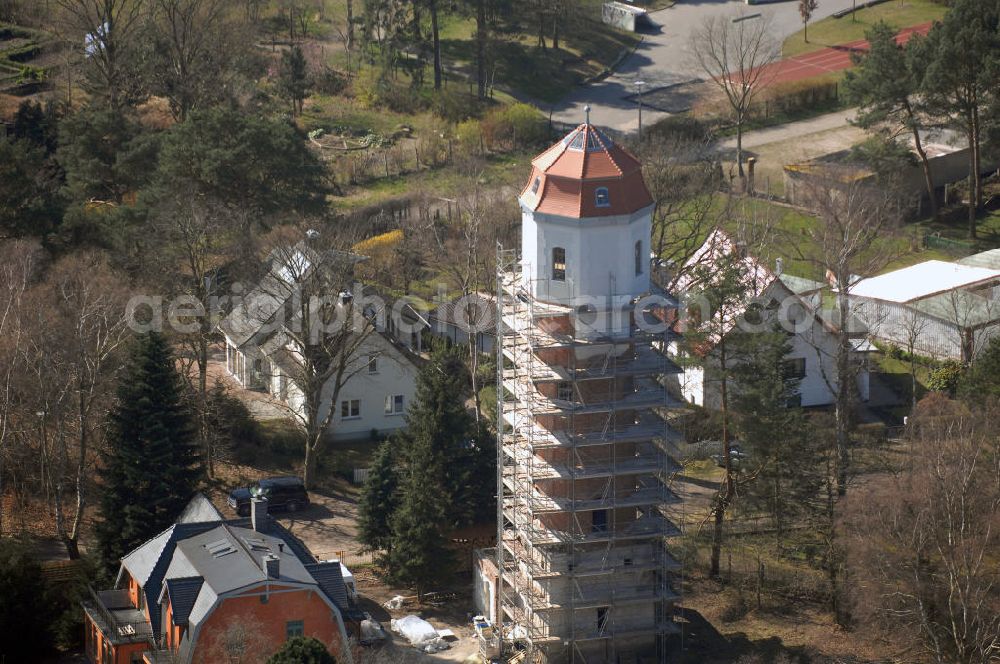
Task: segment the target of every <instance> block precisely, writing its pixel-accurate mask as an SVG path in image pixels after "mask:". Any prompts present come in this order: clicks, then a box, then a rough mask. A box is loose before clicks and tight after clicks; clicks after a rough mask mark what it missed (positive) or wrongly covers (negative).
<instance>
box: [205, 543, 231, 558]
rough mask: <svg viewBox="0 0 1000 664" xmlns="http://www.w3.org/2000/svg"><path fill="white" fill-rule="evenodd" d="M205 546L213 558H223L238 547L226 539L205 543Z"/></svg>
mask: <svg viewBox="0 0 1000 664" xmlns="http://www.w3.org/2000/svg"><path fill="white" fill-rule="evenodd" d="M205 548H206V549H207V550H208V552H209V553H211V554H212V557H213V558H221V557H223V556H227V555H229V554H230V553H234V552H235V551H236V547H234V546H233V544H232V542H230V541H229V540H224V539H221V540H216V541H214V542H209V543H208V544H206V545H205Z"/></svg>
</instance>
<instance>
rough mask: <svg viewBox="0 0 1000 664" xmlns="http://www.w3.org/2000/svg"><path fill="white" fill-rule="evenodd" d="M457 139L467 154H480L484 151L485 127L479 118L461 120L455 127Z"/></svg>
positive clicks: (461, 148) (460, 147)
mask: <svg viewBox="0 0 1000 664" xmlns="http://www.w3.org/2000/svg"><path fill="white" fill-rule="evenodd" d="M455 139H456V140H457V141H458V145H459V149H460V150H461V151H462V152H464V153H465V154H479V153H481V152H482V151H483V129H482V127H481V126H480V124H479V120H472V119H470V120H466V121H464V122H459V123H458V126H457V127H456V128H455Z"/></svg>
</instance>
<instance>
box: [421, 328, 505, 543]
mask: <svg viewBox="0 0 1000 664" xmlns="http://www.w3.org/2000/svg"><path fill="white" fill-rule="evenodd" d="M468 398H469V380H468V371H467V370H466V369H465V366H464V364H463V359H462V352H461V351H460V350H459V349H458V348H444V347H443V346H442V347H440V348H438V349H436V350H435V351H434V353H433V354H432V358H431V361H430V362H429V363H428V364H427V365H426V366H425V367H424V368H423V369H422V370H421V372H420V374H419V376H418V377H417V395H416V400H415V401H414V403H413V407H412V408H411V409H410V412H409V413H408V415H407V433H406V439H407V442H406V444H405V445H404V446H403V448H404V453H403V455H402V456H403V459H402V462H403V464H404V465H405V466H407V467H408V468H414V467H417V466H425V467H433V468H436V469H438V470H437V472H438V474H437V475H435V476H434V477H433V480H432V481H433V482H434V483H435V484H434V485H435V487H436V489H437V490H438V491H439V492H440V493H441V495H442V496H443V497H444V500H445V501H446V504H447V505H448V509H447V510H446V511H445V518H446V521H447V525H448V526H449V527H461V526H465V525H469V524H470V523H474V522H476V521H479V520H481V518H482V516H483V515H482V514H479V513H477V512H478V511H479V510H481V509H482V506H483V505H492V504H494V503H492V502H490V501H491V500H492V496H494V495H495V494H496V479H495V475H494V473H495V470H494V469H495V468H496V465H495V462H496V451H495V450H496V447H495V444H494V443H493V441H492V440H490V437H489V432H488V430H486V429H485V428H483V429H480V428H479V427H478V426H477V425H476V420H475V418H474V417H473V416H472V414H471V413H470V412H469V408H468V407H467V405H466V402H467V400H468ZM487 475H488V478H486V480H487V481H486V483H485V485H484V484H483V480H484V477H485V476H487ZM490 516H492V515H490Z"/></svg>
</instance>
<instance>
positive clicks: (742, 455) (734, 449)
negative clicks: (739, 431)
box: [712, 445, 750, 468]
mask: <svg viewBox="0 0 1000 664" xmlns="http://www.w3.org/2000/svg"><path fill="white" fill-rule="evenodd" d="M749 457H750V455H749V454H747V453H746V452H744V451H743V450H741V449H740V446H739V445H730V446H729V458H730V459H731V460H732V462H733V466H734V467H736V468H738V467H739V466H740V464H741V463H743V462H744V461H746V460H747V459H748V458H749ZM712 461H714V462H715V465H717V466H719V468H725V467H726V455H725V454H713V455H712Z"/></svg>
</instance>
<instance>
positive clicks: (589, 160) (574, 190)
mask: <svg viewBox="0 0 1000 664" xmlns="http://www.w3.org/2000/svg"><path fill="white" fill-rule="evenodd" d="M531 166H532V169H531V177H530V178H529V179H528V183H527V185H526V186H525V188H524V190H523V191H522V192H521V196H520V200H521V204H522V205H523V206H524V207H525V208H526V209H528V210H531V211H532V212H540V213H543V214H552V215H556V216H560V217H569V218H575V219H583V218H589V217H610V216H617V215H627V214H632V213H634V212H637V211H638V210H641V209H643V208H645V207H648V206H649V205H651V204H652V203H653V199H652V197H651V196H650V195H649V190H648V189H646V183H645V181H644V180H643V178H642V167H641V165H640V164H639V160H638V159H636V158H635V157H633V156H632V155H631V154H629V153H628V152H627V151H626V150H625V149H624V148H622V147H621V146H619V145H617V144H615V142H614V141H612V140H611V139H610V138H608V136H607V135H606V134H604V132H602V131H601V130H599V129H598V128H597V127H595V126H593V125H591V124H589V123H586V122H585V123H583V124H581V125H580V126H579V127H577V128H576V129H574V130H573V131H571V132H569V133H568V134H566V136H565V137H564V138H563V139H562V140H561V141H559V142H558V143H556V144H555V145H553V146H552V147H550V148H549V149H548V150H546V151H545V152H543V153H541V154H540V155H538V156H537V157H535V158H534V159H533V160H532V162H531Z"/></svg>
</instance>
